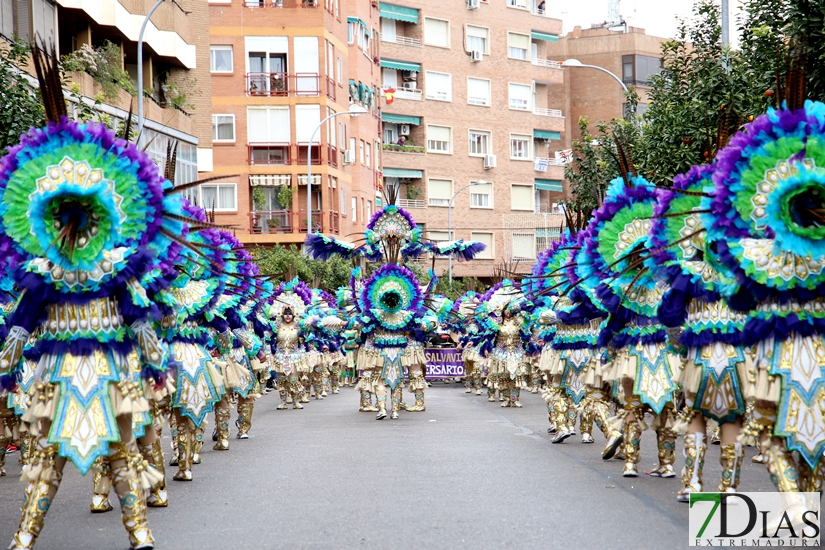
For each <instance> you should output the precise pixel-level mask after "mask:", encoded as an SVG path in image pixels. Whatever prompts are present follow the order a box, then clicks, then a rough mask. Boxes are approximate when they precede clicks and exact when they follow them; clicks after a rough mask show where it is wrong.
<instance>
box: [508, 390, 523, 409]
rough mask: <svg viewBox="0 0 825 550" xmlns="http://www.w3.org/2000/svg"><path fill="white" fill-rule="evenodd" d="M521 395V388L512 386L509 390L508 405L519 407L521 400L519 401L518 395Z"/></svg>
mask: <svg viewBox="0 0 825 550" xmlns="http://www.w3.org/2000/svg"><path fill="white" fill-rule="evenodd" d="M520 395H521V390H520V389H519V388H518V387H515V388H512V389H511V390H510V406H511V407H516V408H519V409H520V408H521V401H519V396H520Z"/></svg>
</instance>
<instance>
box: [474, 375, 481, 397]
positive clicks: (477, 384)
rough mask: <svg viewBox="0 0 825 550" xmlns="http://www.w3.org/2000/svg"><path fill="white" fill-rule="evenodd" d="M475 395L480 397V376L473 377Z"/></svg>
mask: <svg viewBox="0 0 825 550" xmlns="http://www.w3.org/2000/svg"><path fill="white" fill-rule="evenodd" d="M475 385H476V395H481V376H478V375H476V376H475Z"/></svg>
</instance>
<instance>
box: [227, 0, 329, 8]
mask: <svg viewBox="0 0 825 550" xmlns="http://www.w3.org/2000/svg"><path fill="white" fill-rule="evenodd" d="M243 5H244V7H246V8H317V7H319V4H318V0H244V3H243Z"/></svg>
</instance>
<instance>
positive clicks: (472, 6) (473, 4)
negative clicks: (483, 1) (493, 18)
mask: <svg viewBox="0 0 825 550" xmlns="http://www.w3.org/2000/svg"><path fill="white" fill-rule="evenodd" d="M478 2H479V0H467V9H468V10H477V9H478Z"/></svg>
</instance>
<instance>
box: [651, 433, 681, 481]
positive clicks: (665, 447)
mask: <svg viewBox="0 0 825 550" xmlns="http://www.w3.org/2000/svg"><path fill="white" fill-rule="evenodd" d="M662 422H664V419H663V420H662ZM656 446H657V447H658V449H659V466H658V467H657V468H656V469H655V470H653V471H651V472H650V477H676V470H674V469H673V462H674V451H675V450H676V433H675V432H674V431H673V430H671V429H670V428H659V429H658V430H656Z"/></svg>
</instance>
